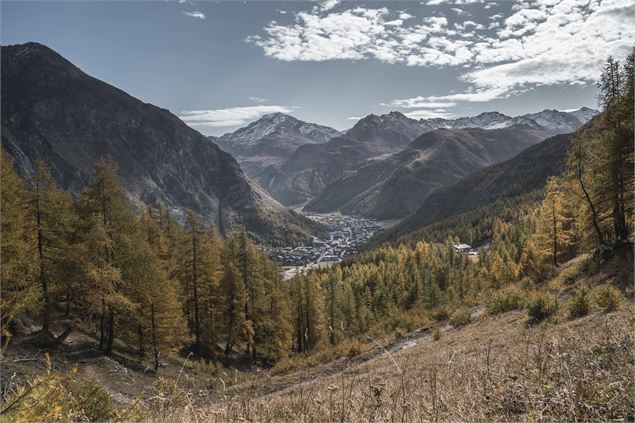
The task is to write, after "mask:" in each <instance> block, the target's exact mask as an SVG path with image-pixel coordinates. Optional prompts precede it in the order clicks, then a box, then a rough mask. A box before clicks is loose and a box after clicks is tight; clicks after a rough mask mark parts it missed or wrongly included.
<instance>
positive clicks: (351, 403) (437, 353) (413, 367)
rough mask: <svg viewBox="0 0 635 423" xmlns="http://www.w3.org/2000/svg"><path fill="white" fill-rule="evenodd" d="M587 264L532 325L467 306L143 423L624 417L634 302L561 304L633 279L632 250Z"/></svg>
mask: <svg viewBox="0 0 635 423" xmlns="http://www.w3.org/2000/svg"><path fill="white" fill-rule="evenodd" d="M589 260H591V258H590V257H589V256H583V257H579V258H578V259H576V260H572V261H571V262H569V263H568V264H566V265H563V266H562V267H561V268H560V269H559V272H558V273H557V274H556V275H555V276H554V278H553V279H552V280H551V281H550V282H549V283H548V284H546V285H545V286H544V290H546V291H550V292H552V293H554V294H555V295H557V297H558V299H559V302H560V304H561V308H560V310H559V312H558V314H557V316H556V317H555V318H552V319H551V320H550V321H548V322H544V323H542V324H540V325H537V326H529V325H528V324H527V314H526V312H525V311H512V312H508V313H504V314H501V315H498V316H488V315H486V314H485V311H484V309H483V307H481V306H476V307H474V308H473V309H472V318H473V322H472V323H470V324H468V325H466V326H464V327H460V328H452V327H450V326H449V325H444V324H437V325H438V327H440V328H441V333H442V334H441V336H440V339H438V340H435V336H434V330H432V328H424V329H422V330H419V331H416V332H414V333H411V334H409V335H408V336H407V337H406V338H405V339H401V340H396V341H393V342H389V341H388V342H387V343H386V347H381V348H375V349H373V350H370V351H368V352H366V353H364V354H362V355H361V356H360V357H356V358H355V359H353V360H347V359H346V358H341V359H338V360H335V361H333V362H331V363H327V364H323V365H320V366H310V367H307V368H305V369H303V370H298V371H295V372H293V373H290V374H286V375H273V376H272V375H271V374H264V375H260V376H257V377H254V379H252V380H250V381H249V382H247V383H243V384H238V385H236V386H234V387H231V388H229V389H227V390H226V391H225V392H224V394H225V396H224V398H222V399H220V400H217V401H210V402H209V403H208V404H207V405H202V406H201V405H199V406H198V407H194V408H186V409H179V410H176V411H175V412H174V413H173V414H169V413H168V415H166V414H160V415H157V416H154V417H153V419H151V420H153V421H160V420H162V419H165V418H168V419H169V420H176V421H190V420H201V419H203V420H208V419H209V420H210V421H215V420H218V421H223V420H230V421H238V420H241V419H244V420H256V421H362V420H370V421H392V420H400V421H404V420H405V421H425V420H441V421H448V420H469V421H483V420H486V421H510V420H513V421H528V420H537V419H547V420H554V419H557V420H565V421H568V420H574V419H576V418H579V419H584V418H586V419H592V420H604V419H607V418H627V419H628V418H629V416H630V418H631V419H632V410H633V406H634V403H633V397H632V391H633V387H634V385H633V376H634V374H633V361H632V356H633V353H634V346H633V335H632V327H633V316H632V302H631V301H626V300H624V303H623V304H622V308H621V309H620V310H619V311H617V312H613V313H609V314H605V313H603V312H601V311H598V310H594V311H592V312H591V313H590V314H589V315H588V316H586V317H583V318H579V319H571V318H570V317H569V316H568V310H567V308H566V307H564V306H562V305H564V304H566V302H567V301H568V299H569V297H570V296H571V294H572V292H573V290H574V288H575V287H576V286H579V285H581V284H585V285H589V286H591V287H595V286H598V285H601V284H605V283H617V282H618V280H621V281H627V282H628V281H631V283H632V280H633V273H632V268H631V266H630V264H631V261H632V255H628V256H626V257H622V258H618V259H613V260H611V261H610V262H609V263H608V264H604V265H601V266H600V267H599V268H596V269H595V270H590V272H591V273H592V276H589V275H585V274H584V273H583V274H578V273H579V272H580V271H581V270H580V269H582V268H583V267H584V266H583V265H584V263H585V262H587V263H589ZM593 267H594V265H593V263H592V262H591V265H590V268H591V269H593ZM576 275H577V276H576ZM628 292H629V295H630V294H632V291H630V288H629V290H628Z"/></svg>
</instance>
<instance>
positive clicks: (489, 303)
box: [485, 285, 526, 314]
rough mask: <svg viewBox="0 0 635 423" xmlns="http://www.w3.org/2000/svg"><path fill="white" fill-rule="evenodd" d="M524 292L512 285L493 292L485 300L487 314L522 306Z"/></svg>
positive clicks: (503, 311) (516, 308)
mask: <svg viewBox="0 0 635 423" xmlns="http://www.w3.org/2000/svg"><path fill="white" fill-rule="evenodd" d="M525 295H526V294H525V292H524V291H523V290H522V289H520V288H519V287H518V286H515V285H512V286H508V287H506V288H503V289H501V290H499V291H496V292H494V293H493V294H492V295H491V296H490V297H489V298H488V299H487V300H486V302H485V308H486V309H487V312H488V313H489V314H500V313H505V312H507V311H512V310H519V309H521V308H523V305H524V302H525V301H524V300H525Z"/></svg>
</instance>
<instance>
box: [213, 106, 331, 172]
mask: <svg viewBox="0 0 635 423" xmlns="http://www.w3.org/2000/svg"><path fill="white" fill-rule="evenodd" d="M341 135H342V134H341V132H339V131H338V130H336V129H333V128H329V127H328V126H322V125H317V124H315V123H308V122H304V121H301V120H299V119H296V118H294V117H293V116H289V115H285V114H283V113H272V114H269V115H265V116H263V117H262V118H260V119H258V120H257V121H254V122H252V123H250V124H249V125H248V126H246V127H244V128H240V129H238V130H237V131H235V132H232V133H228V134H225V135H223V136H221V137H210V139H211V140H212V141H214V142H215V143H217V144H218V145H219V146H220V147H221V148H222V149H223V150H225V151H227V152H228V153H230V154H231V155H233V156H234V157H235V158H236V159H237V160H238V163H240V165H241V167H242V168H243V169H244V170H245V172H247V174H248V175H250V176H254V175H257V174H258V172H259V171H260V170H262V169H263V168H264V167H267V166H271V165H275V164H279V163H281V162H283V161H284V160H286V159H288V158H289V157H290V156H291V155H292V154H293V153H294V152H295V150H297V149H298V147H300V146H302V145H305V144H317V143H324V142H327V141H328V140H330V139H331V138H334V137H337V136H341Z"/></svg>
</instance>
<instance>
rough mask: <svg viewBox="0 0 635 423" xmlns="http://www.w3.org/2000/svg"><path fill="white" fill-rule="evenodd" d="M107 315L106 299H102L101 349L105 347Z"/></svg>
mask: <svg viewBox="0 0 635 423" xmlns="http://www.w3.org/2000/svg"><path fill="white" fill-rule="evenodd" d="M105 315H106V301H105V300H103V299H102V300H101V319H100V322H99V349H100V350H102V349H103V348H104V341H105V333H104V319H105Z"/></svg>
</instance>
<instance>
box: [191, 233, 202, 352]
mask: <svg viewBox="0 0 635 423" xmlns="http://www.w3.org/2000/svg"><path fill="white" fill-rule="evenodd" d="M196 278H197V274H196V228H195V227H194V223H192V285H193V286H192V292H193V295H194V336H195V338H196V344H198V343H200V341H201V321H200V316H199V313H198V292H197V280H196Z"/></svg>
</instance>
